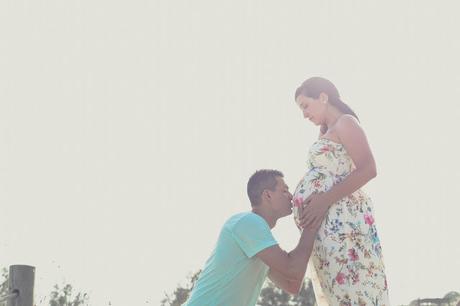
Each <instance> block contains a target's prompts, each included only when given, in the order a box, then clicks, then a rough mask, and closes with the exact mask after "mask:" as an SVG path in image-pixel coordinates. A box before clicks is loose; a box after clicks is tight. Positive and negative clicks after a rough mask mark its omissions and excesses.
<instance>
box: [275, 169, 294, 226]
mask: <svg viewBox="0 0 460 306" xmlns="http://www.w3.org/2000/svg"><path fill="white" fill-rule="evenodd" d="M276 180H277V184H276V187H275V190H274V191H271V192H270V193H271V199H272V201H271V207H272V209H273V211H274V213H275V214H276V215H277V216H278V217H279V218H282V217H285V216H288V215H290V214H291V213H292V202H291V201H292V194H291V193H290V192H289V187H288V186H287V185H286V183H285V182H284V180H283V178H281V177H277V178H276Z"/></svg>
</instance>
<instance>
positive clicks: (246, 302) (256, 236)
mask: <svg viewBox="0 0 460 306" xmlns="http://www.w3.org/2000/svg"><path fill="white" fill-rule="evenodd" d="M276 244H278V242H276V240H275V238H274V237H273V235H272V233H271V231H270V227H269V226H268V223H267V222H266V221H265V219H263V218H262V217H261V216H259V215H257V214H255V213H252V212H245V213H239V214H237V215H234V216H232V217H231V218H230V219H228V220H227V222H225V224H224V226H223V228H222V230H221V232H220V235H219V239H218V240H217V244H216V247H215V249H214V251H213V253H212V254H211V257H210V258H209V259H208V260H207V261H206V264H205V266H204V268H203V271H202V272H201V274H200V276H199V278H198V280H197V282H196V284H195V287H194V288H193V290H192V292H191V294H190V297H189V300H188V301H187V302H186V303H185V304H184V305H186V306H205V305H209V306H253V305H255V304H256V302H257V299H258V297H259V294H260V290H261V288H262V285H263V283H264V281H265V278H266V276H267V273H268V269H269V268H268V266H267V265H266V264H265V263H264V262H263V261H262V260H260V259H259V258H258V257H256V256H254V255H256V254H257V253H259V252H260V251H262V250H263V249H265V248H268V247H270V246H273V245H276Z"/></svg>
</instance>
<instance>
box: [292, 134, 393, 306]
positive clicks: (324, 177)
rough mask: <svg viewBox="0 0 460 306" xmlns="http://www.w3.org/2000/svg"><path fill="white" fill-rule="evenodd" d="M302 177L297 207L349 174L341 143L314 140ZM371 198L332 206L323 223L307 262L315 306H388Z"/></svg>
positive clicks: (357, 194) (350, 168)
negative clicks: (315, 301)
mask: <svg viewBox="0 0 460 306" xmlns="http://www.w3.org/2000/svg"><path fill="white" fill-rule="evenodd" d="M307 168H308V170H307V172H306V174H305V175H304V177H303V178H302V180H301V181H300V183H299V184H298V186H297V188H296V190H295V192H294V218H295V220H296V222H298V217H299V215H298V213H299V209H298V207H299V206H300V205H301V204H302V202H303V201H304V200H305V199H306V198H307V197H308V196H309V195H310V194H312V193H314V192H325V191H327V190H329V189H330V188H331V187H332V186H333V185H334V184H338V183H340V182H341V181H343V180H344V179H345V178H346V177H347V176H348V175H349V174H350V173H351V172H352V171H353V169H354V164H353V161H352V159H351V157H350V156H349V155H348V154H347V152H346V151H345V147H344V146H343V145H342V144H339V143H336V142H334V141H332V140H330V139H326V138H320V139H319V140H318V141H316V142H315V143H314V144H313V145H312V147H311V148H310V152H309V159H308V164H307ZM372 210H373V209H372V202H371V199H370V198H369V197H368V196H367V195H366V194H365V193H364V192H363V191H362V190H357V191H355V192H354V193H352V194H350V195H348V196H346V197H344V198H342V199H341V200H339V201H338V202H336V203H334V204H333V205H332V206H331V207H330V209H329V211H328V212H327V215H326V217H325V218H324V220H323V222H322V224H321V226H320V228H319V231H318V234H317V236H316V240H315V243H314V247H313V251H312V255H311V257H310V263H309V272H308V273H309V277H310V278H311V279H312V281H313V288H314V291H315V296H316V300H317V304H318V305H340V306H345V305H359V306H361V305H379V306H383V305H385V306H388V305H390V304H389V300H388V287H387V281H386V276H385V269H384V264H383V258H382V249H381V247H380V241H379V238H378V235H377V229H376V226H375V221H374V217H373V212H372Z"/></svg>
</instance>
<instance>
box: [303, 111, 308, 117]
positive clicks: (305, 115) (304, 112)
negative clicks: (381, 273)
mask: <svg viewBox="0 0 460 306" xmlns="http://www.w3.org/2000/svg"><path fill="white" fill-rule="evenodd" d="M303 117H304V118H308V113H307V111H305V110H304V111H303Z"/></svg>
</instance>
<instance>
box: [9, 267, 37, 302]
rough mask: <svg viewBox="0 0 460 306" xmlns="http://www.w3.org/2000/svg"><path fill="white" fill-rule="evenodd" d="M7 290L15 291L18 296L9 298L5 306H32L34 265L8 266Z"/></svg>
mask: <svg viewBox="0 0 460 306" xmlns="http://www.w3.org/2000/svg"><path fill="white" fill-rule="evenodd" d="M8 278H9V281H8V289H9V290H8V291H9V292H17V293H18V296H17V297H16V298H14V299H9V300H8V302H7V304H6V305H7V306H33V305H34V281H35V267H31V266H25V265H14V266H10V273H9V277H8Z"/></svg>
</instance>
